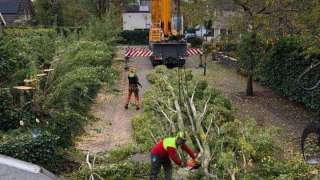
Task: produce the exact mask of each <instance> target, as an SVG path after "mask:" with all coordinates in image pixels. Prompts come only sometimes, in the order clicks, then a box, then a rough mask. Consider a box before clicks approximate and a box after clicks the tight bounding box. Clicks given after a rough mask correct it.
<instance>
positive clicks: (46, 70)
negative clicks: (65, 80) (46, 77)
mask: <svg viewBox="0 0 320 180" xmlns="http://www.w3.org/2000/svg"><path fill="white" fill-rule="evenodd" d="M51 71H54V69H44V70H43V72H44V73H49V72H51Z"/></svg>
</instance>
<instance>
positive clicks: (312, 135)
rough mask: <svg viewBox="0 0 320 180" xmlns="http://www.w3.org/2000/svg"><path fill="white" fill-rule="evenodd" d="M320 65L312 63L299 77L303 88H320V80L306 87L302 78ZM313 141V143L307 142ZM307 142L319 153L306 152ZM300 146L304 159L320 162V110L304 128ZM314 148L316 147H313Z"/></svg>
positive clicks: (311, 89)
mask: <svg viewBox="0 0 320 180" xmlns="http://www.w3.org/2000/svg"><path fill="white" fill-rule="evenodd" d="M317 67H320V62H318V63H316V64H314V65H311V66H310V67H309V68H307V69H306V70H305V71H304V72H303V73H302V74H301V75H300V76H299V78H298V83H299V84H300V85H301V87H302V89H303V90H305V91H308V92H311V91H314V90H316V89H318V88H320V80H318V81H317V82H316V83H315V84H314V85H313V86H311V87H305V86H303V85H302V79H303V77H305V76H306V75H308V74H309V73H310V72H311V71H312V70H314V69H315V68H317ZM310 139H311V140H310ZM309 142H310V143H313V144H311V145H309V144H307V143H309ZM306 144H307V145H308V148H311V150H316V151H318V152H319V153H318V154H307V153H306V150H307V149H306ZM300 147H301V151H302V155H303V158H304V160H305V161H306V162H307V163H308V164H318V163H320V110H319V111H318V115H317V117H316V119H315V120H313V121H312V122H311V123H309V124H308V125H307V126H306V127H305V128H304V130H303V132H302V135H301V142H300ZM312 148H314V149H312Z"/></svg>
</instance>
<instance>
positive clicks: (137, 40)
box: [120, 30, 149, 45]
mask: <svg viewBox="0 0 320 180" xmlns="http://www.w3.org/2000/svg"><path fill="white" fill-rule="evenodd" d="M120 37H121V38H122V39H121V40H120V43H122V44H130V45H145V44H148V43H149V30H133V31H128V30H127V31H122V32H121V33H120Z"/></svg>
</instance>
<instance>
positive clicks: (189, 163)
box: [185, 159, 201, 171]
mask: <svg viewBox="0 0 320 180" xmlns="http://www.w3.org/2000/svg"><path fill="white" fill-rule="evenodd" d="M200 166H201V165H200V163H199V162H197V161H196V160H193V159H191V160H188V161H187V164H186V167H185V169H186V170H188V171H191V170H194V169H198V168H199V167H200Z"/></svg>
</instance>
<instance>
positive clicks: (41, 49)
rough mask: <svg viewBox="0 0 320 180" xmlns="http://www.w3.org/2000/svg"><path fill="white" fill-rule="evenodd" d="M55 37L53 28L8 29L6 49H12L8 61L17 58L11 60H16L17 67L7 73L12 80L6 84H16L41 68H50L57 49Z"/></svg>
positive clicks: (6, 32)
mask: <svg viewBox="0 0 320 180" xmlns="http://www.w3.org/2000/svg"><path fill="white" fill-rule="evenodd" d="M55 39H56V33H55V31H54V30H53V29H36V30H35V29H31V28H30V29H29V28H26V29H24V28H8V29H6V30H5V40H6V42H7V43H8V47H7V48H6V49H7V50H10V54H9V55H10V56H9V57H8V59H7V60H6V61H9V60H10V59H15V61H12V60H11V61H12V62H15V64H14V65H15V68H14V69H13V71H11V72H8V73H7V75H6V76H10V81H7V83H6V84H7V85H16V84H17V83H18V82H21V81H23V80H24V79H25V78H26V77H31V76H33V75H35V74H36V73H38V72H39V71H40V70H41V69H44V68H48V67H49V65H50V63H51V61H52V60H53V56H54V55H55V51H56V42H55ZM6 61H1V62H6ZM9 62H10V61H9ZM6 76H4V77H6ZM4 80H6V79H5V78H4Z"/></svg>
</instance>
